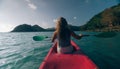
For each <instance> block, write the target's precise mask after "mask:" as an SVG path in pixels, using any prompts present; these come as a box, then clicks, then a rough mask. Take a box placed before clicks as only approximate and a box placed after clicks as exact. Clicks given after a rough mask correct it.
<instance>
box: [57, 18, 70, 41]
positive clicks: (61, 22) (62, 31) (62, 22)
mask: <svg viewBox="0 0 120 69" xmlns="http://www.w3.org/2000/svg"><path fill="white" fill-rule="evenodd" d="M56 32H57V33H58V35H59V37H60V38H61V39H64V38H65V36H67V35H68V34H70V29H69V27H68V23H67V21H66V19H65V18H63V17H60V18H59V19H58V20H57V27H56Z"/></svg>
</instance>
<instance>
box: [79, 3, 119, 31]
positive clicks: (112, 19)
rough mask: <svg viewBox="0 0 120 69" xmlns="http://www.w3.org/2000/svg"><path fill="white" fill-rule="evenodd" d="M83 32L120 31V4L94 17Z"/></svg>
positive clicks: (82, 28) (82, 27) (83, 27)
mask: <svg viewBox="0 0 120 69" xmlns="http://www.w3.org/2000/svg"><path fill="white" fill-rule="evenodd" d="M81 30H94V31H100V30H101V31H108V30H113V31H120V4H118V5H116V6H113V7H110V8H107V9H105V10H104V11H102V12H100V13H99V14H97V15H95V16H94V17H92V18H91V19H90V20H89V21H88V22H87V23H86V24H85V25H83V26H81Z"/></svg>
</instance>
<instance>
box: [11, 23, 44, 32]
mask: <svg viewBox="0 0 120 69" xmlns="http://www.w3.org/2000/svg"><path fill="white" fill-rule="evenodd" d="M39 31H45V29H43V28H42V27H40V26H38V25H34V26H31V25H28V24H22V25H19V26H16V27H15V28H14V29H13V30H12V31H11V32H39Z"/></svg>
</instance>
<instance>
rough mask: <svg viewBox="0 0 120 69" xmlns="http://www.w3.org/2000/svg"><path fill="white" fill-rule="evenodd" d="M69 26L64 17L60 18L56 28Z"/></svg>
mask: <svg viewBox="0 0 120 69" xmlns="http://www.w3.org/2000/svg"><path fill="white" fill-rule="evenodd" d="M67 27H68V23H67V21H66V19H65V18H63V17H60V18H58V20H57V27H56V29H60V28H67Z"/></svg>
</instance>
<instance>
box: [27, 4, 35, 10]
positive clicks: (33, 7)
mask: <svg viewBox="0 0 120 69" xmlns="http://www.w3.org/2000/svg"><path fill="white" fill-rule="evenodd" d="M28 6H29V7H30V8H31V9H33V10H36V9H37V6H35V5H34V4H33V3H29V4H28Z"/></svg>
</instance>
